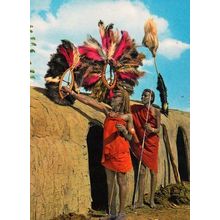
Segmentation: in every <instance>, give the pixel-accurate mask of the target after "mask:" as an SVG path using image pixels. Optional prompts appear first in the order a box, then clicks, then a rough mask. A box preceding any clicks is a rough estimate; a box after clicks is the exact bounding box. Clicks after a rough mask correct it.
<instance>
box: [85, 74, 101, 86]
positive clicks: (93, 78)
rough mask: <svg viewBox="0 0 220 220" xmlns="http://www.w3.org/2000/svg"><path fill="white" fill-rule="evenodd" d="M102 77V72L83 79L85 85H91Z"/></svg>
mask: <svg viewBox="0 0 220 220" xmlns="http://www.w3.org/2000/svg"><path fill="white" fill-rule="evenodd" d="M99 79H100V74H92V75H90V76H88V77H86V78H85V79H84V80H83V86H91V85H92V84H94V83H96V82H97V81H98V80H99Z"/></svg>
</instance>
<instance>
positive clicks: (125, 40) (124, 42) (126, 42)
mask: <svg viewBox="0 0 220 220" xmlns="http://www.w3.org/2000/svg"><path fill="white" fill-rule="evenodd" d="M131 45H132V41H131V39H130V37H129V35H128V32H127V31H122V37H121V40H120V42H119V45H118V47H117V48H116V50H115V53H114V55H113V58H114V59H115V60H118V59H119V58H120V57H121V56H122V54H123V53H124V51H125V50H126V49H127V48H130V47H131Z"/></svg>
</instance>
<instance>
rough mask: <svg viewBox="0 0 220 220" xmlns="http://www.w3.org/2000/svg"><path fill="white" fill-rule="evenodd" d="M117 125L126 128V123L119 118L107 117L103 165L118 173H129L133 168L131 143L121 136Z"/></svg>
mask: <svg viewBox="0 0 220 220" xmlns="http://www.w3.org/2000/svg"><path fill="white" fill-rule="evenodd" d="M116 124H122V125H124V126H126V122H125V121H124V120H123V119H122V118H119V117H111V116H107V117H106V119H105V122H104V141H103V153H102V161H101V163H102V165H103V166H104V167H106V168H107V169H109V170H112V171H116V172H123V173H125V172H128V171H130V170H131V168H132V162H131V156H130V151H129V142H128V141H127V140H126V139H125V138H124V137H123V136H122V135H120V132H119V131H118V130H117V128H116Z"/></svg>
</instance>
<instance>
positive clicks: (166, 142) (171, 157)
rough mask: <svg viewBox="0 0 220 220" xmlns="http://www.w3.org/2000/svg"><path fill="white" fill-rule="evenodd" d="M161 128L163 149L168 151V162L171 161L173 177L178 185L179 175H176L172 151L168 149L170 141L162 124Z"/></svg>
mask: <svg viewBox="0 0 220 220" xmlns="http://www.w3.org/2000/svg"><path fill="white" fill-rule="evenodd" d="M161 126H162V128H163V139H164V142H165V147H166V150H167V151H168V153H169V155H170V161H171V165H172V168H173V173H174V177H175V180H176V183H180V178H179V173H178V170H177V166H176V164H175V162H174V157H173V153H172V150H171V147H170V141H169V137H168V134H167V128H166V126H165V125H164V124H161Z"/></svg>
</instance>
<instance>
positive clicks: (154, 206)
mask: <svg viewBox="0 0 220 220" xmlns="http://www.w3.org/2000/svg"><path fill="white" fill-rule="evenodd" d="M150 207H151V208H152V209H154V208H156V207H157V206H156V204H155V203H154V201H151V202H150Z"/></svg>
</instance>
